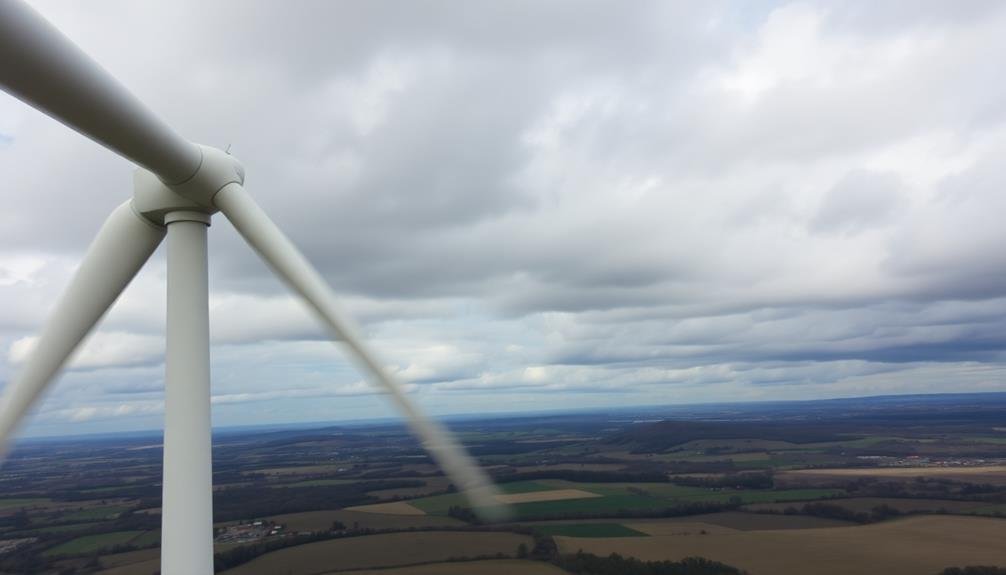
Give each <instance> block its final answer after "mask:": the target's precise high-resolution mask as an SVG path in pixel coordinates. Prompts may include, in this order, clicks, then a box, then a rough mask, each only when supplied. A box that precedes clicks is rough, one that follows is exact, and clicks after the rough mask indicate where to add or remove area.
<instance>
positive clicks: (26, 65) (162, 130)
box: [0, 0, 201, 184]
mask: <svg viewBox="0 0 1006 575" xmlns="http://www.w3.org/2000/svg"><path fill="white" fill-rule="evenodd" d="M0 88H2V89H3V90H5V91H7V92H9V93H10V94H12V95H13V96H15V97H17V98H19V99H21V100H24V101H25V102H27V103H28V104H30V105H32V106H34V107H35V108H38V109H39V110H41V111H42V112H44V113H46V114H48V115H49V116H52V117H53V118H55V119H57V120H59V121H60V122H63V123H64V124H66V125H67V126H69V127H71V128H73V129H74V130H76V131H78V132H80V133H81V134H83V135H85V136H87V137H89V138H91V139H93V140H95V141H97V142H98V143H100V144H102V145H104V146H106V147H108V148H110V149H111V150H113V151H115V152H117V153H118V154H120V155H122V156H125V157H127V158H129V159H130V160H132V161H134V162H136V163H137V164H139V165H141V166H143V167H144V168H146V169H148V170H150V171H152V172H154V173H155V174H157V175H158V176H159V177H160V178H161V179H162V180H164V182H165V183H167V184H177V183H181V182H183V181H185V180H187V179H189V178H190V177H191V176H192V175H193V174H195V173H196V170H197V169H198V168H199V163H200V161H201V154H200V151H199V149H198V148H196V146H194V145H193V144H191V143H189V142H187V141H186V140H184V139H183V138H181V137H180V136H179V135H178V134H176V133H175V132H174V131H173V130H172V129H171V128H169V127H168V126H167V125H166V124H165V123H164V122H162V121H161V119H160V118H158V117H157V116H155V115H154V114H153V112H151V111H150V110H149V109H147V108H146V107H145V106H144V105H143V104H142V103H140V101H139V100H137V99H136V97H134V96H133V95H132V94H131V93H130V92H129V91H128V90H126V88H125V87H123V86H122V85H121V84H120V83H119V82H118V81H116V79H115V78H113V77H112V75H111V74H109V73H108V72H106V71H105V70H104V69H103V68H102V67H101V66H99V65H98V64H97V63H96V62H95V61H94V60H92V59H91V58H90V57H89V56H88V55H87V54H85V53H84V52H83V51H81V50H80V48H78V47H77V46H76V45H75V44H74V43H73V42H72V41H70V40H69V39H68V38H67V37H66V36H64V35H63V34H62V33H61V32H60V31H59V30H57V29H56V28H55V27H54V26H53V25H52V24H50V23H49V22H48V21H46V20H45V18H43V17H42V16H41V15H39V14H38V13H37V12H35V11H34V10H33V9H32V8H30V7H29V6H28V5H26V4H24V3H23V2H22V1H21V0H0Z"/></svg>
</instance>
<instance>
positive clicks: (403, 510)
mask: <svg viewBox="0 0 1006 575" xmlns="http://www.w3.org/2000/svg"><path fill="white" fill-rule="evenodd" d="M346 510H347V511H360V512H363V513H384V514H386V515H426V512H425V511H423V510H422V509H419V508H418V507H413V506H411V505H409V504H408V503H406V502H404V501H392V502H391V503H374V504H373V505H357V506H355V507H347V508H346Z"/></svg>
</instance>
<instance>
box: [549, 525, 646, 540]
mask: <svg viewBox="0 0 1006 575" xmlns="http://www.w3.org/2000/svg"><path fill="white" fill-rule="evenodd" d="M535 531H537V532H539V533H542V534H544V535H565V536H566V537H649V535H647V534H646V533H643V532H641V531H636V530H635V529H630V528H628V527H626V526H625V525H622V524H620V523H566V524H559V525H539V526H536V527H535Z"/></svg>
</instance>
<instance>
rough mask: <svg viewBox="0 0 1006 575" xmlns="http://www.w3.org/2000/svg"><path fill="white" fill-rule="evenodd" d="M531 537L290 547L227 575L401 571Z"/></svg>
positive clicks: (386, 539) (388, 537) (403, 537)
mask: <svg viewBox="0 0 1006 575" xmlns="http://www.w3.org/2000/svg"><path fill="white" fill-rule="evenodd" d="M521 543H523V544H525V545H527V546H528V547H531V545H532V541H531V538H530V537H527V536H524V535H517V534H514V533H478V532H464V531H456V532H450V531H417V532H414V533H389V534H384V535H368V536H366V537H349V538H346V539H333V540H331V541H322V542H319V543H309V544H307V545H298V546H297V547H288V548H286V549H281V550H279V551H275V552H273V553H269V554H267V555H263V556H261V557H259V558H257V559H255V560H253V561H250V562H249V563H245V564H244V565H241V566H238V567H235V568H234V569H229V570H227V571H225V573H227V575H277V574H279V573H282V574H283V575H318V574H321V573H330V572H334V571H347V570H351V569H373V568H377V567H398V566H403V565H411V564H416V563H431V562H435V561H446V560H447V559H450V558H452V557H458V556H461V555H464V556H469V557H475V556H486V555H495V554H497V553H506V554H513V553H516V551H517V547H518V546H519V545H520V544H521Z"/></svg>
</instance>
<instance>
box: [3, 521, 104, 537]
mask: <svg viewBox="0 0 1006 575" xmlns="http://www.w3.org/2000/svg"><path fill="white" fill-rule="evenodd" d="M99 525H101V523H100V522H92V523H71V524H69V525H53V526H51V527H39V528H37V529H30V530H28V531H20V532H19V533H21V534H24V535H35V534H38V533H70V532H72V531H81V530H83V529H93V528H95V527H97V526H99Z"/></svg>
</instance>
